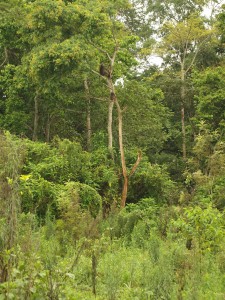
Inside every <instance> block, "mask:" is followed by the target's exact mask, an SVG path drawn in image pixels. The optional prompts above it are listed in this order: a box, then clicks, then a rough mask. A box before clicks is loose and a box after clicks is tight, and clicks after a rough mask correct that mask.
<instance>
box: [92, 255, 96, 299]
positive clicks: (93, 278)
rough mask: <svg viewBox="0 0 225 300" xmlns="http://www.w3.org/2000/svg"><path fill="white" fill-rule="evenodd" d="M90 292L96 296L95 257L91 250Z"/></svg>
mask: <svg viewBox="0 0 225 300" xmlns="http://www.w3.org/2000/svg"><path fill="white" fill-rule="evenodd" d="M91 275H92V293H93V294H94V295H95V296H96V281H97V280H96V279H97V258H96V255H95V253H94V251H93V252H92V274H91Z"/></svg>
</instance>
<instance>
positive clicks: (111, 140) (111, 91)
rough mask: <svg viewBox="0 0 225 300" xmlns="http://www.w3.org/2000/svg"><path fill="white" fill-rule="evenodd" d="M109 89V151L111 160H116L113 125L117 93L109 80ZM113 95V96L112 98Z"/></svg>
mask: <svg viewBox="0 0 225 300" xmlns="http://www.w3.org/2000/svg"><path fill="white" fill-rule="evenodd" d="M107 83H108V87H109V90H110V98H109V104H108V128H107V129H108V150H109V153H110V155H111V158H112V159H113V160H114V155H113V131H112V124H113V107H114V104H115V99H114V95H115V91H114V86H113V83H112V80H111V79H108V80H107ZM112 95H113V96H112Z"/></svg>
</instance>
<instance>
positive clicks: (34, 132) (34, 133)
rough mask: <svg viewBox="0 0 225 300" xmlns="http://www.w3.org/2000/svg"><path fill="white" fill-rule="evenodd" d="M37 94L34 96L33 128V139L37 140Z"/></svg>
mask: <svg viewBox="0 0 225 300" xmlns="http://www.w3.org/2000/svg"><path fill="white" fill-rule="evenodd" d="M38 96H39V95H38V94H36V95H35V97H34V128H33V137H32V140H33V141H37V132H38V120H39V101H38V100H39V99H38Z"/></svg>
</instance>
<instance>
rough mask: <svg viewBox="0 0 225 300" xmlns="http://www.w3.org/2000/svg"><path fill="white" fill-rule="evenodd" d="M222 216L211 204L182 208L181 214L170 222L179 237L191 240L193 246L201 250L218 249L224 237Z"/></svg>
mask: <svg viewBox="0 0 225 300" xmlns="http://www.w3.org/2000/svg"><path fill="white" fill-rule="evenodd" d="M223 219H224V216H223V214H222V213H220V212H219V211H218V210H217V209H215V208H213V207H212V205H208V206H207V207H206V208H201V207H200V206H194V207H187V208H184V211H183V215H182V216H180V217H179V218H178V219H177V220H176V221H173V222H172V227H173V230H176V231H178V233H177V235H178V236H180V237H181V238H184V239H185V238H186V239H190V240H192V243H193V247H199V248H200V249H201V250H203V251H206V252H207V251H219V250H220V248H221V247H222V245H223V238H224V220H223Z"/></svg>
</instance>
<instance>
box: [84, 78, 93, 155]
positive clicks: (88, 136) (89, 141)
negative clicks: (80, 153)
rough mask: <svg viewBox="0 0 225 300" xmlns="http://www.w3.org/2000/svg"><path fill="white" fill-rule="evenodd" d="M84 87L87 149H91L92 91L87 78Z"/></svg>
mask: <svg viewBox="0 0 225 300" xmlns="http://www.w3.org/2000/svg"><path fill="white" fill-rule="evenodd" d="M84 88H85V93H86V102H87V150H88V151H91V136H92V129H91V97H90V91H89V86H88V81H87V78H85V79H84Z"/></svg>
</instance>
